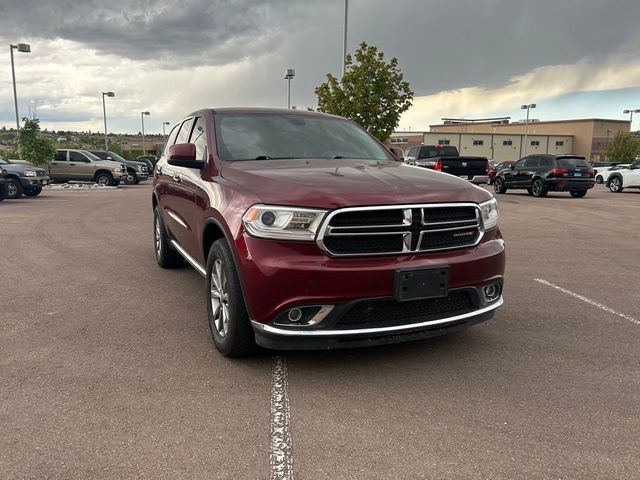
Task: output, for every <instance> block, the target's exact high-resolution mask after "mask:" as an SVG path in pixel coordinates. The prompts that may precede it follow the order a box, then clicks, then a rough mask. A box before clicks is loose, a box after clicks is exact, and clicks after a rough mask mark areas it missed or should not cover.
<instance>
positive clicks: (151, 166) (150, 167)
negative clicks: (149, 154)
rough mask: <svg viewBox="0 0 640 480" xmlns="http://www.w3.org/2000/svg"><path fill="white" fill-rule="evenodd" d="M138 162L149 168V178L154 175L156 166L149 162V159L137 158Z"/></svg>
mask: <svg viewBox="0 0 640 480" xmlns="http://www.w3.org/2000/svg"><path fill="white" fill-rule="evenodd" d="M135 161H136V162H142V163H144V164H145V165H146V166H147V172H149V176H151V175H153V169H154V168H155V164H154V163H153V162H152V161H151V160H149V159H148V158H144V157H142V158H137V159H136V160H135Z"/></svg>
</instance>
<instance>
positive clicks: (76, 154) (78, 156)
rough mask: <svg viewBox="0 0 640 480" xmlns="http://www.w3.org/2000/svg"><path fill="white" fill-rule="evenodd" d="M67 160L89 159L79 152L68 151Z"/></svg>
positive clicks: (83, 160) (84, 160)
mask: <svg viewBox="0 0 640 480" xmlns="http://www.w3.org/2000/svg"><path fill="white" fill-rule="evenodd" d="M69 160H70V161H71V162H85V163H86V162H88V161H89V159H88V158H87V157H85V156H84V155H83V154H81V153H80V152H69Z"/></svg>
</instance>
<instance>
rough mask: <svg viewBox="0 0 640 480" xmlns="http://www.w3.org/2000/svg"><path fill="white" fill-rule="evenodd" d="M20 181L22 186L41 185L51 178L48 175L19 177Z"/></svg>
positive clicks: (32, 186)
mask: <svg viewBox="0 0 640 480" xmlns="http://www.w3.org/2000/svg"><path fill="white" fill-rule="evenodd" d="M20 183H21V184H22V188H34V187H42V186H44V185H48V184H49V183H51V178H49V177H48V176H44V177H43V176H40V177H20Z"/></svg>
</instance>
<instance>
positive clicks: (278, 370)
mask: <svg viewBox="0 0 640 480" xmlns="http://www.w3.org/2000/svg"><path fill="white" fill-rule="evenodd" d="M290 408H291V407H290V404H289V379H288V375H287V359H286V358H285V357H282V356H280V355H277V356H274V357H273V359H272V360H271V441H270V444H271V446H270V452H269V463H270V465H271V480H293V456H292V444H291V431H290V429H289V420H290Z"/></svg>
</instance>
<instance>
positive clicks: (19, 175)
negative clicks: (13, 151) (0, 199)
mask: <svg viewBox="0 0 640 480" xmlns="http://www.w3.org/2000/svg"><path fill="white" fill-rule="evenodd" d="M0 166H1V167H2V168H3V169H4V170H5V172H6V175H5V180H6V192H5V195H6V197H7V198H9V199H14V198H19V197H21V196H22V194H25V195H26V196H28V197H37V196H38V195H40V193H41V192H42V187H43V186H44V185H46V184H47V183H49V180H50V179H49V174H48V173H47V171H46V170H45V169H44V168H40V167H34V166H33V165H31V164H29V163H27V164H23V163H13V162H12V161H10V160H7V159H6V158H4V157H1V156H0Z"/></svg>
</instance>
